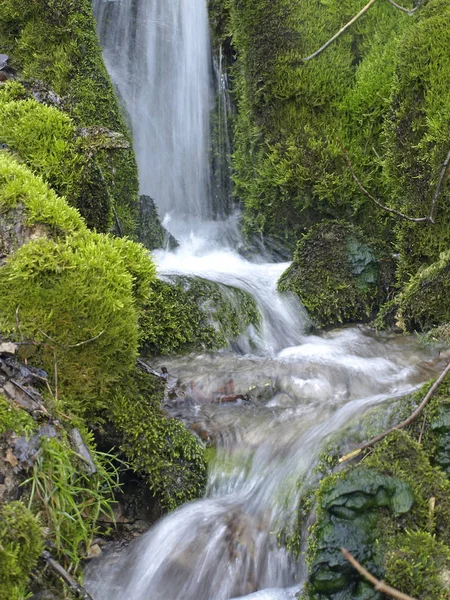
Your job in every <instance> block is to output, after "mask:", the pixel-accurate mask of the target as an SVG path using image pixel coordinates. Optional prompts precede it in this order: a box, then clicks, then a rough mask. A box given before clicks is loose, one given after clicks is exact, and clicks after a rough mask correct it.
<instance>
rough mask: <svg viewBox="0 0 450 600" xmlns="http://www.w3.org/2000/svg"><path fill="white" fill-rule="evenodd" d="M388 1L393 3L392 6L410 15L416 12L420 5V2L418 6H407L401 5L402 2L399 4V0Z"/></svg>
mask: <svg viewBox="0 0 450 600" xmlns="http://www.w3.org/2000/svg"><path fill="white" fill-rule="evenodd" d="M388 2H389V3H390V4H392V6H395V8H398V10H401V11H403V12H405V13H406V14H407V15H409V16H410V17H411V16H412V15H413V14H414V13H415V12H416V10H417V9H418V8H419V7H420V3H419V4H417V6H415V7H414V8H405V7H404V6H400V4H397V2H394V0H388Z"/></svg>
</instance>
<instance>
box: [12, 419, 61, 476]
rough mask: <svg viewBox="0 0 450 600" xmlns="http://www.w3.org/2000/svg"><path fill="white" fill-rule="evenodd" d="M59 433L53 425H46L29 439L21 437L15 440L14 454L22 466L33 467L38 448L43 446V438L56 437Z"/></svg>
mask: <svg viewBox="0 0 450 600" xmlns="http://www.w3.org/2000/svg"><path fill="white" fill-rule="evenodd" d="M57 436H58V434H57V433H56V430H55V428H54V427H52V426H51V425H44V427H42V428H41V429H40V431H39V432H38V433H37V434H36V435H33V437H32V438H30V439H29V440H27V439H26V438H24V437H19V438H17V439H16V440H15V441H14V455H15V457H16V458H17V460H18V462H19V463H20V465H21V467H22V468H24V467H25V468H26V467H32V466H33V464H34V461H35V460H36V457H37V454H38V450H39V448H40V447H41V440H42V438H44V437H46V438H55V437H57Z"/></svg>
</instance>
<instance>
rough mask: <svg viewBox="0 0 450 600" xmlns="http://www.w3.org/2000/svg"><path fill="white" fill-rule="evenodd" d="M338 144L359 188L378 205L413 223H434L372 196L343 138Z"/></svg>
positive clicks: (427, 218)
mask: <svg viewBox="0 0 450 600" xmlns="http://www.w3.org/2000/svg"><path fill="white" fill-rule="evenodd" d="M338 144H339V146H340V147H341V150H342V152H343V153H344V156H345V160H346V162H347V165H348V168H349V170H350V173H351V174H352V177H353V180H354V181H355V183H356V184H357V186H358V187H359V189H360V190H361V191H362V192H363V193H364V194H365V195H366V196H367V197H368V198H370V200H372V202H374V203H375V204H376V205H377V206H379V207H380V208H382V209H383V210H386V211H387V212H390V213H392V214H394V215H397V216H398V217H401V218H402V219H406V220H407V221H412V222H413V223H423V222H425V221H427V222H432V223H434V221H431V217H430V216H428V217H417V218H416V217H408V215H405V214H403V213H402V212H400V211H398V210H395V208H390V207H389V206H386V205H385V204H383V203H382V202H380V201H379V200H377V199H376V198H375V197H374V196H372V194H370V193H369V192H368V191H367V190H366V188H365V187H364V186H363V184H362V183H361V182H360V181H359V179H358V177H357V176H356V173H355V170H354V168H353V165H352V161H351V160H350V157H349V155H348V153H347V150H346V149H345V148H344V144H343V143H342V141H341V140H339V139H338Z"/></svg>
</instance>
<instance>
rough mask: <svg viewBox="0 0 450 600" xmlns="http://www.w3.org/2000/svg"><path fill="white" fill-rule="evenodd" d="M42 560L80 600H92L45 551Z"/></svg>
mask: <svg viewBox="0 0 450 600" xmlns="http://www.w3.org/2000/svg"><path fill="white" fill-rule="evenodd" d="M42 557H43V559H44V560H45V561H46V563H47V565H48V566H49V567H50V569H51V570H52V571H53V572H54V573H56V574H57V575H58V576H59V577H61V579H62V580H63V581H64V582H65V583H66V584H67V585H68V586H69V587H70V588H71V589H72V590H73V591H74V592H75V593H76V594H77V595H78V596H79V597H80V598H82V600H94V599H93V598H92V596H91V595H90V594H89V593H88V592H87V591H86V590H85V589H84V587H83V586H81V585H80V584H79V583H77V582H76V581H75V579H73V578H72V577H71V576H70V575H69V573H68V572H67V571H66V570H65V569H64V567H62V566H61V565H60V564H59V563H58V562H56V560H55V559H54V558H52V556H51V554H50V552H47V550H45V551H44V552H43V554H42Z"/></svg>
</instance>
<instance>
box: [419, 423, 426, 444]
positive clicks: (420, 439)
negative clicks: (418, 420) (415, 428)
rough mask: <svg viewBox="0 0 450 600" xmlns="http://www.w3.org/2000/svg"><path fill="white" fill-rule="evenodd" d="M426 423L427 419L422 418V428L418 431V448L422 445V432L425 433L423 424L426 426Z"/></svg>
mask: <svg viewBox="0 0 450 600" xmlns="http://www.w3.org/2000/svg"><path fill="white" fill-rule="evenodd" d="M426 422H427V419H426V417H425V416H424V417H423V422H422V428H421V430H420V435H419V441H418V444H419V446H420V444H421V443H422V438H423V434H424V431H425V424H426Z"/></svg>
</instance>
